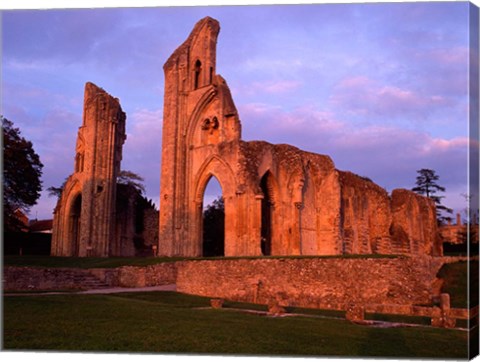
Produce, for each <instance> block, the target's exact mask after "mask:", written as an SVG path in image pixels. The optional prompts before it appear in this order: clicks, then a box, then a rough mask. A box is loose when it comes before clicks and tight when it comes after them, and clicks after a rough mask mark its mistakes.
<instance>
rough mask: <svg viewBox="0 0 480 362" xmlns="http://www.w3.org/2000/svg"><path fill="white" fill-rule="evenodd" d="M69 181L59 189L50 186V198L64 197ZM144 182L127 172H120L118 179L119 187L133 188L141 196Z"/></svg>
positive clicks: (132, 173)
mask: <svg viewBox="0 0 480 362" xmlns="http://www.w3.org/2000/svg"><path fill="white" fill-rule="evenodd" d="M67 180H68V177H67V178H66V179H65V180H64V181H63V183H62V184H61V185H60V186H59V187H56V186H50V187H49V188H48V189H47V191H48V196H56V197H57V198H60V196H62V192H63V189H64V187H65V184H66V183H67ZM144 181H145V179H144V178H143V177H142V176H139V175H137V174H136V173H135V172H132V171H127V170H122V171H120V173H119V175H118V177H117V185H124V186H129V187H133V188H134V189H135V190H137V191H138V192H139V193H140V194H141V195H142V194H144V193H145V185H144V184H143V182H144Z"/></svg>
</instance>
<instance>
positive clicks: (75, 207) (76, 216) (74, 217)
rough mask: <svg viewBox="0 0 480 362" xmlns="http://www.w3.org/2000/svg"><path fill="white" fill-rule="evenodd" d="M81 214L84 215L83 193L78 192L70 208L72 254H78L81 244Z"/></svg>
mask: <svg viewBox="0 0 480 362" xmlns="http://www.w3.org/2000/svg"><path fill="white" fill-rule="evenodd" d="M81 216H82V195H81V194H78V195H77V196H76V197H75V199H74V201H73V203H72V208H71V209H70V237H69V240H70V242H71V251H70V253H71V255H72V256H78V253H79V246H80V232H81Z"/></svg>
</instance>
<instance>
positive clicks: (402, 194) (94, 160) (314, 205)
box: [52, 17, 442, 257]
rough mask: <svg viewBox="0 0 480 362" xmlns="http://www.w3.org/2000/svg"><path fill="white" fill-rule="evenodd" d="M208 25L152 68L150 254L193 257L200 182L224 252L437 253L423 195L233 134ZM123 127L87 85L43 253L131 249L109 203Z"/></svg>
mask: <svg viewBox="0 0 480 362" xmlns="http://www.w3.org/2000/svg"><path fill="white" fill-rule="evenodd" d="M219 30H220V26H219V23H218V22H217V21H216V20H214V19H212V18H209V17H207V18H204V19H202V20H200V21H199V22H198V23H197V24H196V25H195V27H194V29H193V31H192V32H191V34H190V36H189V37H188V38H187V40H186V41H185V42H184V43H183V44H182V45H181V46H180V47H178V48H177V49H176V50H175V52H174V53H173V54H172V55H171V56H170V58H169V59H168V60H167V62H166V63H165V65H164V72H165V94H164V116H163V135H162V164H161V187H160V211H159V224H158V241H157V238H155V240H154V241H152V242H147V243H150V244H151V245H152V246H154V248H153V250H155V249H156V255H159V256H187V257H191V256H192V257H193V256H202V243H203V241H202V235H203V233H202V227H203V226H202V212H203V195H204V192H205V188H206V185H207V183H208V181H209V180H210V179H211V178H212V177H215V178H217V179H218V181H219V183H220V185H221V188H222V192H223V199H224V203H225V226H224V227H225V239H224V248H223V249H224V253H223V255H224V256H261V255H342V254H410V255H432V256H437V255H442V247H441V241H440V238H439V237H438V232H437V222H436V212H435V205H434V203H433V201H431V200H430V199H427V198H425V197H422V196H419V195H417V194H415V193H413V192H411V191H408V190H404V189H397V190H394V191H393V192H392V193H391V195H389V194H388V193H387V191H386V190H384V189H383V188H381V187H380V186H378V185H376V184H375V183H373V182H372V181H370V180H369V179H367V178H364V177H360V176H358V175H355V174H353V173H351V172H348V171H340V170H337V169H336V168H335V164H334V162H333V160H332V159H331V158H330V157H329V156H326V155H319V154H314V153H310V152H305V151H302V150H300V149H298V148H296V147H293V146H290V145H285V144H281V145H274V144H270V143H268V142H264V141H251V142H246V141H243V140H242V137H241V122H240V115H239V114H238V112H237V109H236V107H235V103H234V101H233V99H232V95H231V93H230V90H229V88H228V86H227V83H226V81H225V80H224V79H223V78H222V77H221V76H220V75H219V74H217V69H216V44H217V37H218V34H219ZM125 122H126V116H125V114H124V113H123V111H122V109H121V107H120V104H119V101H118V100H117V99H115V98H113V97H111V96H110V95H108V94H107V93H106V92H105V91H104V90H102V89H101V88H98V87H97V86H95V85H93V84H91V83H87V85H86V89H85V103H84V115H83V124H82V126H81V127H80V130H79V133H78V139H77V146H76V158H75V172H74V173H73V174H72V175H71V176H70V178H69V179H68V181H67V183H66V185H65V188H64V191H63V194H62V197H61V198H60V199H59V202H58V205H57V208H56V210H55V215H54V230H53V240H52V255H62V256H87V255H88V256H102V257H107V256H117V255H121V256H127V255H136V251H135V246H134V238H135V235H136V234H135V233H134V232H131V231H128V230H126V229H128V228H130V229H131V228H132V226H131V224H132V222H133V219H135V217H134V216H133V214H130V216H128V215H127V216H126V217H124V218H121V217H119V215H120V214H121V213H122V212H124V210H123V209H122V208H121V207H119V206H118V202H117V184H116V180H117V176H118V173H119V170H120V161H121V158H122V145H123V143H124V141H125ZM159 122H160V120H159ZM122 210H123V211H122ZM129 225H130V226H129ZM137 237H138V235H137ZM152 240H153V239H152ZM154 244H155V245H154Z"/></svg>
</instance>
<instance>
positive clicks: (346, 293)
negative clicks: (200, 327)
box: [177, 257, 443, 309]
mask: <svg viewBox="0 0 480 362" xmlns="http://www.w3.org/2000/svg"><path fill="white" fill-rule="evenodd" d="M442 264H443V261H442V260H441V259H434V258H430V257H425V258H411V259H410V258H373V259H372V258H365V259H363V258H361V259H357V258H355V259H345V258H312V259H261V260H260V259H259V260H245V259H243V260H223V261H206V260H204V261H189V262H179V263H178V271H177V273H178V274H177V291H179V292H183V293H189V294H195V295H202V296H209V297H218V298H226V299H231V300H237V301H246V302H256V303H263V304H265V303H269V302H270V301H271V300H272V299H277V300H279V301H280V302H281V303H283V304H285V305H291V306H305V307H317V306H318V305H322V306H323V307H326V306H328V305H330V306H331V307H332V308H335V307H337V308H343V309H344V308H345V306H346V305H348V304H351V303H354V304H369V303H373V304H377V303H380V304H428V303H431V297H432V294H434V292H435V282H436V274H437V272H438V270H439V269H440V267H441V265H442Z"/></svg>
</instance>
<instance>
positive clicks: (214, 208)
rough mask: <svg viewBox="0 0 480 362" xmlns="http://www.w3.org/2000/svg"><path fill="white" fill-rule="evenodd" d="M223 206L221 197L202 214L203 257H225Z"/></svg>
mask: <svg viewBox="0 0 480 362" xmlns="http://www.w3.org/2000/svg"><path fill="white" fill-rule="evenodd" d="M224 239H225V204H224V202H223V197H219V198H218V199H216V200H214V201H213V202H212V204H211V205H208V206H207V208H206V209H205V211H204V212H203V255H204V256H223V255H225V242H224Z"/></svg>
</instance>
